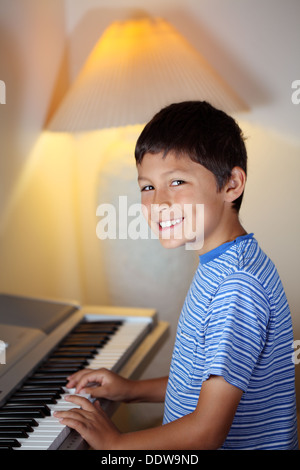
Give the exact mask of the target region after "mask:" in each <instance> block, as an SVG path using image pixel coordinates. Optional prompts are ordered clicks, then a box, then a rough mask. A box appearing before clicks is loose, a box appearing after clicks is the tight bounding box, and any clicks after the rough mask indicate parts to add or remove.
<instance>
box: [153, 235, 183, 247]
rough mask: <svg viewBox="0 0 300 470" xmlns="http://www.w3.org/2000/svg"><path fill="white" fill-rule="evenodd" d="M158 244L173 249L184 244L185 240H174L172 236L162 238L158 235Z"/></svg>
mask: <svg viewBox="0 0 300 470" xmlns="http://www.w3.org/2000/svg"><path fill="white" fill-rule="evenodd" d="M159 241H160V244H161V245H162V246H163V247H164V248H167V249H174V248H179V247H181V246H184V245H185V244H186V241H185V240H176V239H174V238H170V239H168V238H162V237H159Z"/></svg>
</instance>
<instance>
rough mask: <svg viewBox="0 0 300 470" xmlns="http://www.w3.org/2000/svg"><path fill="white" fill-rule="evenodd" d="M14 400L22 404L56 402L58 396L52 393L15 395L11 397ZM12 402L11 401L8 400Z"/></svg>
mask: <svg viewBox="0 0 300 470" xmlns="http://www.w3.org/2000/svg"><path fill="white" fill-rule="evenodd" d="M11 400H13V401H12V402H13V403H19V404H20V405H21V404H22V403H43V404H50V403H56V398H55V397H54V396H53V395H52V396H51V395H42V396H41V395H39V396H37V395H36V396H35V395H33V396H29V395H23V396H22V395H21V396H13V397H12V398H11ZM8 403H10V401H8Z"/></svg>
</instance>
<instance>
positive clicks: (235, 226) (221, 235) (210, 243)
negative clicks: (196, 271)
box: [198, 214, 247, 255]
mask: <svg viewBox="0 0 300 470" xmlns="http://www.w3.org/2000/svg"><path fill="white" fill-rule="evenodd" d="M246 234H247V232H246V230H245V229H244V227H243V226H242V225H241V223H240V221H239V219H238V216H237V214H236V217H233V218H232V220H231V222H230V224H226V226H225V227H218V229H217V230H216V232H214V233H213V234H212V235H211V236H209V237H208V238H207V239H205V237H204V243H203V247H202V248H201V249H200V250H198V254H199V255H204V253H208V252H209V251H211V250H213V249H214V248H217V247H218V246H221V245H223V244H224V243H228V242H231V241H233V240H235V239H236V238H237V237H241V236H243V235H246Z"/></svg>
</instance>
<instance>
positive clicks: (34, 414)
mask: <svg viewBox="0 0 300 470" xmlns="http://www.w3.org/2000/svg"><path fill="white" fill-rule="evenodd" d="M0 417H7V418H13V417H15V418H16V417H18V418H33V419H34V418H45V414H44V413H43V411H42V410H36V409H35V410H32V409H27V410H19V409H15V408H9V409H6V410H4V409H3V408H1V409H0Z"/></svg>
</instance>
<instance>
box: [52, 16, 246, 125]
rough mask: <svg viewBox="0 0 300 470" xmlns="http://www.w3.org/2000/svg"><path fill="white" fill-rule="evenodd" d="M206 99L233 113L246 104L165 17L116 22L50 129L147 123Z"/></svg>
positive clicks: (92, 56)
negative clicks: (174, 107) (169, 109)
mask: <svg viewBox="0 0 300 470" xmlns="http://www.w3.org/2000/svg"><path fill="white" fill-rule="evenodd" d="M186 100H206V101H209V102H210V103H211V104H213V105H214V106H216V107H218V108H219V109H223V110H224V111H226V112H229V113H234V112H238V111H243V110H246V109H247V106H246V105H245V103H243V101H242V100H241V99H240V98H239V97H238V96H237V95H236V94H235V93H234V91H233V90H231V89H230V87H229V86H228V85H227V84H226V83H225V82H224V81H223V80H222V79H221V78H220V77H219V76H218V74H217V73H216V72H215V71H213V70H212V68H211V67H210V66H209V65H208V64H207V62H206V61H205V60H204V59H203V58H202V57H201V55H200V54H199V53H198V52H197V51H196V50H195V48H194V47H193V46H191V44H189V43H188V41H187V40H186V39H185V38H184V37H182V35H180V34H179V33H178V32H177V31H176V30H175V29H174V28H173V27H172V26H171V25H170V24H169V23H167V22H166V21H164V20H163V19H151V18H142V19H135V20H129V21H123V22H114V23H113V24H111V26H110V27H108V29H107V30H106V31H105V32H104V34H103V35H102V37H101V38H100V40H99V42H98V43H97V44H96V46H95V47H94V49H93V51H92V52H91V54H90V56H89V58H88V59H87V61H86V63H85V65H84V66H83V68H82V70H81V72H80V73H79V76H78V77H77V79H76V80H75V81H74V83H73V85H72V86H71V88H70V89H69V91H68V93H67V94H66V96H65V98H64V99H63V101H62V103H61V105H60V107H59V108H58V110H57V112H56V114H55V115H54V117H53V119H52V120H51V121H50V124H49V126H48V129H49V130H51V131H64V132H80V131H89V130H95V129H103V128H109V127H119V126H126V125H130V124H143V123H145V122H147V121H148V120H149V119H151V118H152V116H153V115H154V114H155V113H156V112H157V111H159V110H160V109H161V108H163V107H164V106H166V105H168V104H171V103H174V102H180V101H186Z"/></svg>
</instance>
